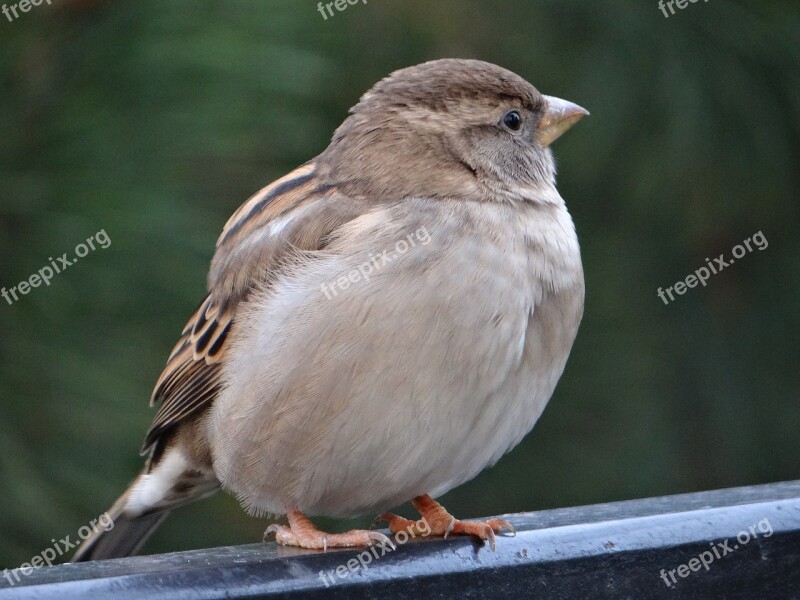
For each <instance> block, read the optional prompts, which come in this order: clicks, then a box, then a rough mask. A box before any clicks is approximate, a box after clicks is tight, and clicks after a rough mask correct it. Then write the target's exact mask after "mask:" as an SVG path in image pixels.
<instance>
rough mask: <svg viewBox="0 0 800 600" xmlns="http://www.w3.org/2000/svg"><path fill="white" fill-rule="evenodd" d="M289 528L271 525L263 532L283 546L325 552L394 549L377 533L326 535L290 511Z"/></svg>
mask: <svg viewBox="0 0 800 600" xmlns="http://www.w3.org/2000/svg"><path fill="white" fill-rule="evenodd" d="M286 516H287V518H288V519H289V526H288V527H287V526H286V525H278V524H273V525H270V526H269V527H267V530H266V531H265V532H264V540H265V541H266V539H267V536H269V535H270V534H273V533H274V534H275V541H276V542H278V543H279V544H281V545H283V546H297V547H299V548H308V549H310V550H323V551H325V550H327V549H328V548H352V547H354V546H372V545H373V544H379V545H381V546H388V547H390V548H392V549H394V547H395V546H394V544H393V543H392V541H391V540H390V539H389V538H388V537H386V536H385V535H383V534H382V533H379V532H377V531H367V530H363V529H352V530H350V531H345V532H344V533H326V532H324V531H320V530H319V529H317V528H316V527H315V526H314V524H313V523H312V522H311V521H310V520H309V519H308V517H306V516H305V515H304V514H303V513H301V512H300V511H298V510H290V511H289V512H288V513H287V515H286Z"/></svg>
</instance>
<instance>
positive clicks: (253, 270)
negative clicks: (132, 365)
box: [142, 163, 367, 453]
mask: <svg viewBox="0 0 800 600" xmlns="http://www.w3.org/2000/svg"><path fill="white" fill-rule="evenodd" d="M340 200H341V198H340V197H338V196H337V192H336V190H335V188H333V187H332V186H329V185H326V184H321V183H320V181H319V177H318V176H317V173H316V167H315V164H314V163H307V164H305V165H303V166H301V167H299V168H297V169H295V170H294V171H292V172H291V173H289V174H288V175H286V176H285V177H282V178H281V179H278V180H277V181H275V182H273V183H271V184H270V185H268V186H267V187H265V188H264V189H262V190H260V191H259V192H258V193H256V194H254V195H253V196H252V197H251V198H249V199H248V200H247V201H246V202H245V203H244V204H242V206H241V207H239V209H237V210H236V212H234V214H233V215H232V216H231V218H230V219H229V220H228V222H227V223H226V225H225V227H224V229H223V231H222V234H221V235H220V237H219V240H218V241H217V251H216V253H215V255H214V260H213V261H212V263H211V270H210V272H209V281H208V288H209V291H210V293H209V295H208V296H207V297H206V298H205V300H203V302H202V303H201V304H200V306H199V307H198V308H197V310H196V311H195V312H194V314H193V315H192V317H191V318H190V319H189V321H188V322H187V324H186V326H185V327H184V328H183V331H182V333H181V337H180V339H179V340H178V343H177V344H176V345H175V347H174V349H173V350H172V352H171V353H170V356H169V359H168V360H167V365H166V367H165V368H164V371H163V372H162V373H161V376H160V377H159V379H158V381H157V382H156V385H155V389H154V390H153V394H152V396H151V398H150V404H151V405H154V404H158V410H157V411H156V415H155V417H154V419H153V422H152V424H151V425H150V429H149V430H148V432H147V435H146V436H145V440H144V443H143V445H142V453H146V452H147V451H148V450H149V449H150V448H151V447H152V446H153V445H154V444H156V443H157V442H158V441H159V440H160V439H162V437H163V436H164V435H165V434H167V433H168V432H169V431H170V430H171V429H172V428H174V427H175V426H176V425H177V424H178V423H180V422H181V421H182V420H184V419H186V418H188V417H190V416H192V415H194V414H196V413H199V412H200V411H202V410H204V409H205V408H207V407H208V406H209V405H210V404H211V402H213V400H214V398H215V397H216V396H217V394H218V393H219V391H220V386H221V379H222V365H223V362H224V360H225V354H226V350H227V347H228V345H229V344H228V343H229V341H230V339H231V337H232V335H231V332H232V331H235V328H236V310H237V308H238V307H239V306H240V305H241V302H242V301H243V300H244V299H245V298H246V297H247V296H248V294H249V293H250V292H251V291H252V290H253V289H254V287H255V286H257V285H258V284H260V283H264V282H265V281H266V279H267V275H268V274H269V273H270V271H272V270H274V269H277V268H279V266H280V264H281V260H282V258H283V257H284V256H285V255H286V253H287V251H289V250H290V249H299V250H319V249H321V248H323V247H324V246H325V244H326V240H327V236H328V235H329V234H330V233H331V232H332V231H333V230H334V229H336V228H337V227H338V226H340V225H341V224H343V223H345V222H347V221H349V220H350V219H352V218H355V217H357V216H358V215H360V214H363V212H364V211H365V210H366V208H367V203H366V200H353V199H348V201H347V202H341V201H340Z"/></svg>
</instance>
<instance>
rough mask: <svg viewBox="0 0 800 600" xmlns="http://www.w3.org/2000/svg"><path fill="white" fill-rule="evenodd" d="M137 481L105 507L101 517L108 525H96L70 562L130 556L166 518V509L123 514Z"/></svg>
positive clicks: (167, 511)
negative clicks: (131, 515) (109, 505)
mask: <svg viewBox="0 0 800 600" xmlns="http://www.w3.org/2000/svg"><path fill="white" fill-rule="evenodd" d="M137 481H138V478H137V479H135V480H134V481H133V482H132V483H131V485H130V486H129V487H128V489H127V490H126V491H125V493H124V494H122V496H120V497H119V498H118V499H117V501H116V502H114V504H113V505H112V506H111V508H109V509H108V511H106V514H107V515H108V516H106V515H104V517H105V520H106V522H108V523H110V524H111V526H109V527H107V528H102V529H100V528H95V529H94V531H93V532H92V534H91V535H90V536H89V537H87V538H86V539H85V540H84V541H83V543H82V544H81V545H80V547H79V548H78V550H77V551H76V552H75V555H74V556H73V557H72V562H84V561H87V560H103V559H106V558H122V557H123V556H131V555H132V554H135V553H136V551H137V550H139V548H141V547H142V544H144V543H145V541H146V540H147V538H148V537H150V534H151V533H153V532H154V531H155V530H156V528H157V527H158V526H159V525H160V524H161V522H162V521H163V520H164V519H166V518H167V516H168V515H169V512H170V511H169V510H160V511H155V512H151V513H149V514H145V515H141V516H139V517H129V516H127V515H126V514H125V505H126V504H127V502H128V498H129V497H130V495H131V492H132V491H133V488H134V486H135V485H136V483H137Z"/></svg>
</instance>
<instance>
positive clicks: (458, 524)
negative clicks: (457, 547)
mask: <svg viewBox="0 0 800 600" xmlns="http://www.w3.org/2000/svg"><path fill="white" fill-rule="evenodd" d="M411 504H413V505H414V508H416V509H417V510H418V511H419V514H420V515H421V516H422V518H423V519H424V520H425V522H426V523H427V524H428V527H429V528H430V530H429V531H420V529H419V526H418V525H417V523H416V522H415V521H411V520H409V519H404V518H403V517H399V516H397V515H395V514H392V513H384V514H382V515H381V516H380V517H378V520H381V521H386V522H387V523H389V531H391V532H392V533H397V532H399V531H408V532H411V531H412V530H413V531H414V533H415V534H416V535H419V536H422V535H425V534H427V535H441V536H444V537H445V538H446V537H447V536H448V535H451V534H453V535H459V534H460V535H474V536H476V537H478V538H480V539H482V540H486V541H488V542H489V545H491V547H492V550H494V544H495V540H494V538H495V535H494V534H495V533H500V531H502V530H503V529H507V530H508V531H509V532H510V533H516V532H515V530H514V527H512V525H511V523H509V522H508V521H503V520H502V519H487V520H486V521H459V520H458V519H456V518H455V517H454V516H453V515H451V514H450V513H449V512H447V510H446V509H445V508H444V506H442V505H441V504H439V503H438V502H436V500H434V499H433V498H431V497H430V496H428V495H427V494H425V495H424V496H417V497H416V498H414V499H413V500H412V501H411ZM426 529H427V528H426Z"/></svg>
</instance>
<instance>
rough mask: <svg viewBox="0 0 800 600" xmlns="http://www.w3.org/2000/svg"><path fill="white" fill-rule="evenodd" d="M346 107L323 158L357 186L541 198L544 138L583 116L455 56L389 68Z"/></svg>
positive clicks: (550, 174)
mask: <svg viewBox="0 0 800 600" xmlns="http://www.w3.org/2000/svg"><path fill="white" fill-rule="evenodd" d="M350 112H351V115H350V117H348V119H347V120H346V121H345V122H344V123H343V124H342V125H341V126H340V127H339V129H337V131H336V133H335V134H334V137H333V140H332V142H331V145H330V146H329V148H328V150H327V151H326V152H325V153H324V154H323V155H322V157H323V158H324V162H326V163H327V164H328V165H329V167H330V176H331V179H333V180H334V182H335V183H337V184H343V183H344V182H348V183H349V184H350V187H351V191H352V192H354V193H358V192H359V189H360V190H361V191H362V192H363V193H373V194H374V193H378V194H381V195H385V194H390V195H402V196H440V197H456V198H458V197H471V198H475V197H479V198H483V199H487V200H509V199H511V200H531V201H541V202H546V201H548V199H549V198H552V197H553V194H548V192H549V191H551V190H554V185H555V167H554V163H553V158H552V153H551V151H550V149H549V146H550V144H551V143H552V142H553V141H555V140H556V139H557V138H558V137H559V136H560V135H561V134H562V133H564V132H565V131H566V130H567V129H569V128H570V127H571V126H572V125H574V124H575V123H576V122H577V121H578V120H579V119H581V118H582V117H583V116H585V115H587V114H589V113H588V112H587V111H586V110H585V109H583V108H581V107H580V106H578V105H577V104H573V103H572V102H568V101H566V100H561V99H559V98H554V97H552V96H545V95H543V94H541V93H539V91H538V90H537V89H536V88H535V87H533V86H532V85H531V84H530V83H528V82H527V81H525V80H524V79H522V78H521V77H520V76H518V75H516V74H514V73H512V72H511V71H508V70H506V69H503V68H501V67H498V66H496V65H493V64H490V63H486V62H482V61H477V60H461V59H443V60H435V61H431V62H427V63H423V64H421V65H417V66H414V67H409V68H406V69H401V70H399V71H395V72H394V73H392V74H391V75H389V76H388V77H387V78H385V79H383V80H382V81H380V82H378V83H377V84H376V85H375V86H374V87H373V88H372V89H370V90H369V91H368V92H367V93H366V94H364V96H363V97H362V98H361V100H360V101H359V103H358V104H356V105H355V106H354V107H353V108H352V109H351V111H350ZM555 197H557V194H555Z"/></svg>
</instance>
